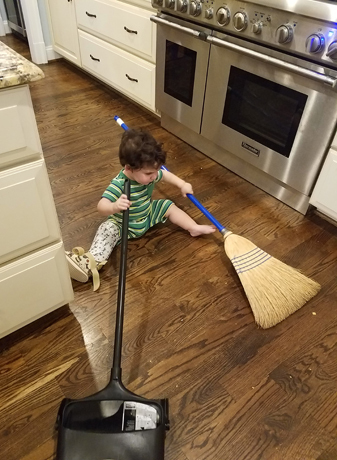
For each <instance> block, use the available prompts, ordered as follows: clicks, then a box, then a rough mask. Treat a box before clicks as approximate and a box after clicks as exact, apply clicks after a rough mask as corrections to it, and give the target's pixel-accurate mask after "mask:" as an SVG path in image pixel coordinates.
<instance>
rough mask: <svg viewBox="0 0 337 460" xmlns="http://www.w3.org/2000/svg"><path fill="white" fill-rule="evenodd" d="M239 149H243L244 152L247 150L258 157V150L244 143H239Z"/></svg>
mask: <svg viewBox="0 0 337 460" xmlns="http://www.w3.org/2000/svg"><path fill="white" fill-rule="evenodd" d="M241 147H243V148H244V149H246V150H248V151H249V152H251V153H253V154H254V155H256V156H257V157H258V156H260V150H259V149H256V148H255V147H253V146H252V145H249V144H247V143H246V142H241Z"/></svg>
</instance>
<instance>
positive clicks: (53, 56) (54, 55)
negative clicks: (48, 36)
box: [46, 45, 62, 61]
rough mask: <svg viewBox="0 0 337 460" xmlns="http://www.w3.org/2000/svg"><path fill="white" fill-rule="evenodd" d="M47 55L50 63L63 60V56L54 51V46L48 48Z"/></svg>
mask: <svg viewBox="0 0 337 460" xmlns="http://www.w3.org/2000/svg"><path fill="white" fill-rule="evenodd" d="M46 53H47V59H48V61H53V60H54V59H61V58H62V56H61V55H60V54H59V53H57V52H56V51H54V49H53V47H52V45H50V46H46Z"/></svg>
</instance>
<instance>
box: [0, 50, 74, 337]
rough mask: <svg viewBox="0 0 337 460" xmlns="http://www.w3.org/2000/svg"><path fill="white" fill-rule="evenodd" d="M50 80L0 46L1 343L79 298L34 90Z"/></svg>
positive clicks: (29, 63) (13, 52)
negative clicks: (40, 82)
mask: <svg viewBox="0 0 337 460" xmlns="http://www.w3.org/2000/svg"><path fill="white" fill-rule="evenodd" d="M42 78H44V73H43V72H42V70H41V69H39V68H38V67H37V66H36V65H35V64H32V63H31V62H29V61H28V60H27V59H25V58H24V57H22V56H20V55H19V54H18V53H16V52H15V51H13V50H12V49H11V48H9V47H8V46H6V45H5V44H4V43H2V42H0V139H1V142H0V215H1V219H0V235H1V238H0V337H3V336H5V335H8V334H10V333H11V332H13V331H15V330H17V329H19V328H21V327H23V326H25V325H26V324H28V323H31V322H33V321H34V320H36V319H38V318H40V317H42V316H43V315H45V314H47V313H49V312H51V311H53V310H55V309H56V308H59V307H61V306H63V305H65V304H67V303H68V302H69V301H71V300H72V299H73V290H72V286H71V281H70V277H69V272H68V268H67V264H66V260H65V255H64V247H63V241H62V237H61V231H60V227H59V222H58V217H57V213H56V208H55V204H54V199H53V195H52V191H51V187H50V182H49V177H48V173H47V169H46V164H45V160H44V157H43V152H42V147H41V142H40V137H39V133H38V129H37V124H36V119H35V113H34V109H33V105H32V101H31V96H30V90H29V86H28V83H30V82H32V81H37V80H40V79H42Z"/></svg>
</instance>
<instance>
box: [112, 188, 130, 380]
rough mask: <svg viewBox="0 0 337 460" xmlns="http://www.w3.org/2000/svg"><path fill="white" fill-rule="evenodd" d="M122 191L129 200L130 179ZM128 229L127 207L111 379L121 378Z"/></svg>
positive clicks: (124, 215) (123, 225) (123, 227)
mask: <svg viewBox="0 0 337 460" xmlns="http://www.w3.org/2000/svg"><path fill="white" fill-rule="evenodd" d="M124 193H125V195H126V196H127V197H128V200H130V180H129V179H126V180H125V184H124ZM128 229H129V209H126V210H125V211H123V223H122V243H121V259H120V266H119V282H118V295H117V311H116V328H115V344H114V356H113V362H112V371H111V379H112V380H121V377H122V368H121V361H122V341H123V322H124V298H125V282H126V259H127V250H128Z"/></svg>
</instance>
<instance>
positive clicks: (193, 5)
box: [190, 1, 201, 16]
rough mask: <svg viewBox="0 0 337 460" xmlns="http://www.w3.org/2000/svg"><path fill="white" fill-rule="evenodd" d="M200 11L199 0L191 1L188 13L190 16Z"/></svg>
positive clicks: (197, 14) (196, 14)
mask: <svg viewBox="0 0 337 460" xmlns="http://www.w3.org/2000/svg"><path fill="white" fill-rule="evenodd" d="M200 13H201V5H200V3H199V2H196V1H192V2H191V4H190V15H191V16H199V14H200Z"/></svg>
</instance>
